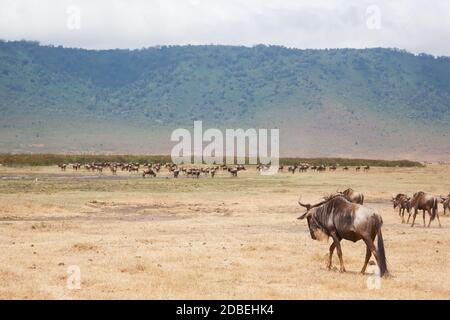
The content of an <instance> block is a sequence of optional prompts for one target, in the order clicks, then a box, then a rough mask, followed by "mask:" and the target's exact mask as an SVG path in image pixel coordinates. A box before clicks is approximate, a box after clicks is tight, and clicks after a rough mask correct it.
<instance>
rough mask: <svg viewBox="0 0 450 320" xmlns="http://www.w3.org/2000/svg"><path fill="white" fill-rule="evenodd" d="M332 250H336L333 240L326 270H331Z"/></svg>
mask: <svg viewBox="0 0 450 320" xmlns="http://www.w3.org/2000/svg"><path fill="white" fill-rule="evenodd" d="M334 248H336V244H335V243H334V240H333V243H332V244H331V246H330V256H329V257H328V266H327V269H328V270H331V265H332V261H333V252H334Z"/></svg>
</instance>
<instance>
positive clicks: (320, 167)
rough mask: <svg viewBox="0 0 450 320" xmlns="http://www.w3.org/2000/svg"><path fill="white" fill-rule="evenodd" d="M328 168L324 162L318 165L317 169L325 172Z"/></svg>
mask: <svg viewBox="0 0 450 320" xmlns="http://www.w3.org/2000/svg"><path fill="white" fill-rule="evenodd" d="M326 170H327V167H325V166H324V165H323V164H322V165H320V166H318V167H317V171H319V172H325V171H326Z"/></svg>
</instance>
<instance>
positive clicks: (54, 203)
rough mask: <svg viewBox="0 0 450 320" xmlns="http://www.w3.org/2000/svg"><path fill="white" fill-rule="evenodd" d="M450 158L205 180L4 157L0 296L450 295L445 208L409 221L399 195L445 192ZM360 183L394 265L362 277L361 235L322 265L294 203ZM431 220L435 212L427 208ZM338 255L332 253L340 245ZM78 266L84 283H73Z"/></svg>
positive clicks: (320, 246) (323, 248) (323, 247)
mask: <svg viewBox="0 0 450 320" xmlns="http://www.w3.org/2000/svg"><path fill="white" fill-rule="evenodd" d="M449 177H450V166H445V165H429V166H427V167H423V168H417V167H416V168H378V167H375V168H371V170H370V172H368V173H364V172H359V173H357V172H355V171H354V170H353V169H352V168H351V169H350V171H348V172H343V171H341V170H338V171H337V172H325V173H314V172H308V173H296V174H294V175H292V174H289V173H287V172H286V173H281V174H277V175H274V176H261V175H259V174H257V172H256V170H255V168H251V167H250V168H249V169H248V170H247V171H246V172H240V173H239V177H238V178H231V177H230V176H229V175H228V174H227V173H219V174H218V175H217V176H216V178H214V179H211V178H210V177H205V176H201V177H200V179H198V180H197V179H191V178H186V177H185V176H183V175H180V178H179V179H173V178H172V177H170V176H169V175H168V173H167V172H165V171H164V170H163V172H161V173H160V174H159V175H158V177H157V178H155V179H151V178H146V179H142V177H141V176H140V175H137V174H130V173H122V172H119V174H118V176H117V177H114V176H112V175H111V174H110V173H109V172H107V171H105V172H104V173H103V174H97V173H89V172H86V171H84V170H81V171H79V172H73V171H72V169H67V172H61V171H60V170H59V168H57V167H56V166H38V167H29V166H25V167H5V166H2V167H0V246H1V252H2V254H1V255H0V283H1V286H0V298H2V299H19V298H27V299H95V298H100V299H103V298H106V299H114V298H119V299H122V298H127V299H128V298H137V299H347V298H355V299H441V298H443V299H449V298H450V250H449V248H450V219H449V218H448V217H443V216H442V207H440V208H439V212H440V213H441V223H442V228H439V227H438V225H437V222H436V221H434V222H432V224H431V228H423V226H422V217H421V216H420V215H419V216H418V218H417V220H416V222H418V224H417V225H416V226H415V227H414V228H411V227H410V226H409V225H407V224H402V223H401V220H400V218H399V217H398V214H397V213H396V212H394V210H393V209H392V206H391V204H390V202H389V199H390V197H391V195H392V194H394V193H397V192H406V193H409V194H411V193H412V192H415V191H418V190H424V191H427V192H431V193H434V194H437V195H438V194H449V193H450V179H449ZM345 187H352V188H354V189H355V190H358V191H362V192H363V193H364V194H365V196H366V205H367V206H369V207H373V208H375V209H376V210H377V211H378V212H379V213H380V214H381V215H382V216H383V220H384V226H383V236H384V239H385V245H386V252H387V258H388V266H389V268H390V272H391V274H392V277H390V278H387V279H383V280H382V282H381V288H380V289H375V290H373V289H372V290H370V289H368V287H367V281H368V278H369V275H368V274H366V275H361V274H359V273H358V272H359V270H360V269H361V267H362V264H363V259H364V253H365V246H364V244H363V243H362V242H358V243H355V244H354V243H350V242H347V241H343V242H342V244H343V254H344V262H345V264H346V268H347V271H348V272H347V273H345V274H341V273H339V272H338V271H337V270H334V271H327V270H326V259H327V254H328V246H329V244H327V243H326V242H318V241H313V240H312V239H311V238H310V235H309V231H308V229H307V226H306V222H305V221H300V220H297V219H296V218H297V217H298V216H299V215H300V213H301V212H302V209H301V208H300V207H299V206H298V204H297V199H298V196H299V194H302V199H303V201H305V202H307V201H309V202H314V201H316V200H318V199H319V198H320V197H321V196H323V195H325V194H328V193H332V192H335V191H336V190H337V189H341V190H342V189H343V188H345ZM427 221H428V217H427ZM333 262H334V265H335V266H336V265H337V263H338V260H337V257H336V256H335V257H334V260H333ZM71 266H78V267H79V268H80V271H81V287H80V289H78V290H71V289H69V288H68V287H67V281H68V279H71V277H70V272H68V271H69V270H71V269H70V268H71Z"/></svg>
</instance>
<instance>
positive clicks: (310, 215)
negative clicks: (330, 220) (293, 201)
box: [297, 197, 331, 240]
mask: <svg viewBox="0 0 450 320" xmlns="http://www.w3.org/2000/svg"><path fill="white" fill-rule="evenodd" d="M330 198H331V197H330ZM330 198H326V199H325V200H324V201H321V202H319V203H316V204H314V205H311V204H304V203H302V202H301V197H300V199H299V200H298V204H299V205H300V206H301V207H303V208H306V212H305V213H303V214H302V215H301V216H300V217H298V218H297V219H300V220H303V219H305V218H306V220H307V221H308V228H309V233H310V235H311V238H312V239H314V240H326V239H328V235H327V234H326V233H325V232H324V230H323V228H322V227H321V225H320V223H319V221H318V220H317V218H316V211H317V209H318V207H320V206H321V205H322V204H324V203H326V202H328V201H329V200H330Z"/></svg>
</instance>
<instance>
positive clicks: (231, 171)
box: [228, 168, 239, 177]
mask: <svg viewBox="0 0 450 320" xmlns="http://www.w3.org/2000/svg"><path fill="white" fill-rule="evenodd" d="M238 171H239V170H238V169H237V168H228V172H229V173H231V176H232V177H237V174H238Z"/></svg>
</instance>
